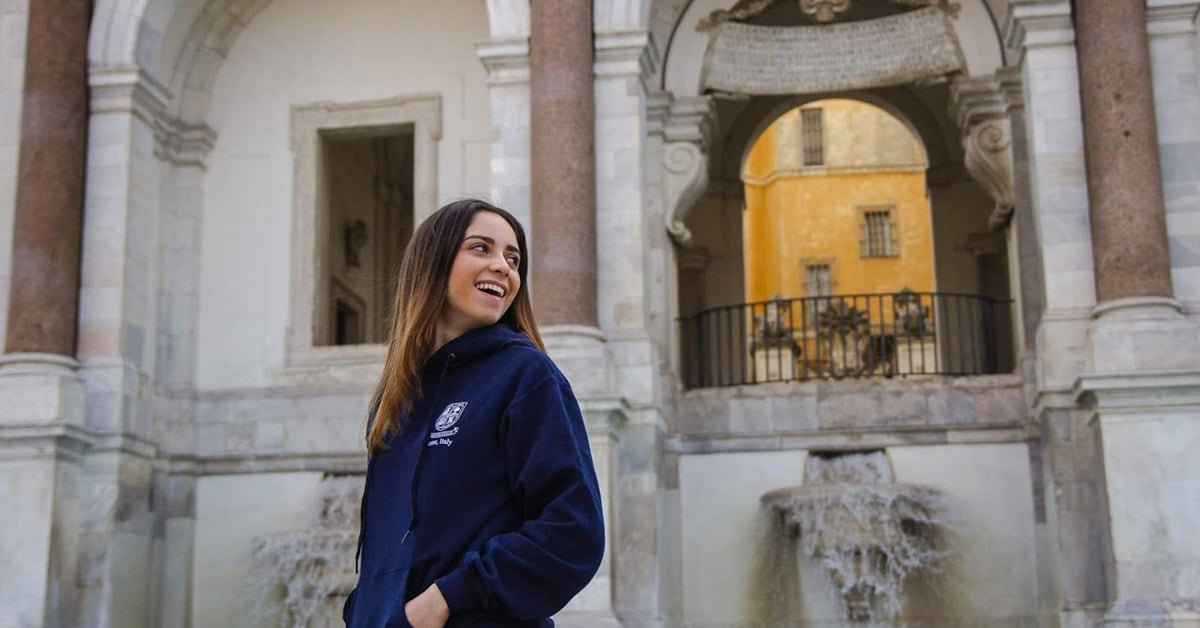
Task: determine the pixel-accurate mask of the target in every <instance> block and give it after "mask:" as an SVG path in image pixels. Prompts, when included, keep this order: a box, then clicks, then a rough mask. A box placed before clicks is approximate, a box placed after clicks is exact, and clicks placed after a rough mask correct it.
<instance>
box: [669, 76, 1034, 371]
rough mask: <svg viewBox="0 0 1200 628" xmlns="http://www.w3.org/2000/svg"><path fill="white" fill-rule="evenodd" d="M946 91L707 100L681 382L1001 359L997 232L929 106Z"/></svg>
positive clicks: (972, 367) (1000, 239)
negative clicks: (709, 135) (711, 145)
mask: <svg viewBox="0 0 1200 628" xmlns="http://www.w3.org/2000/svg"><path fill="white" fill-rule="evenodd" d="M946 97H947V88H946V86H945V85H933V86H910V87H907V88H891V89H883V90H873V91H872V92H869V93H862V94H859V93H855V94H832V95H820V96H813V97H807V98H795V97H793V98H783V97H755V98H750V99H747V100H745V101H742V102H736V101H735V102H726V103H723V104H722V105H720V106H719V107H718V112H719V115H726V116H728V117H729V122H728V123H726V124H723V125H722V126H723V127H724V128H726V129H728V131H727V133H726V134H725V135H724V137H723V138H722V139H723V140H724V141H723V142H722V143H721V145H720V146H719V152H718V153H717V154H716V155H714V161H715V162H716V164H715V166H711V164H710V172H711V173H713V174H716V175H718V176H715V177H712V178H711V179H710V182H709V186H708V190H707V194H706V195H705V196H704V197H703V198H702V199H701V200H700V201H699V202H697V204H696V206H695V209H694V210H693V213H692V215H690V216H689V218H688V220H687V225H688V227H689V228H690V229H691V231H692V233H693V235H694V238H695V239H694V242H693V245H692V246H691V247H690V248H688V249H685V250H684V251H683V252H682V253H681V255H680V256H679V259H680V270H679V272H680V283H679V285H680V313H681V326H680V333H681V341H680V344H681V358H682V364H683V375H684V383H685V385H686V386H688V387H709V386H726V385H736V384H753V383H762V382H772V381H797V380H799V381H803V380H810V379H842V378H848V377H854V378H860V377H895V376H917V375H980V374H988V373H1003V372H1008V371H1011V369H1012V368H1013V357H1012V343H1013V329H1012V325H1013V303H1012V297H1011V291H1010V289H1009V268H1008V251H1007V247H1008V242H1007V240H1006V238H1005V235H1004V233H1003V232H1002V231H995V230H992V229H990V228H989V225H988V217H989V214H990V212H991V209H992V205H993V203H992V200H991V199H990V198H989V197H988V195H987V194H986V193H985V192H984V190H983V189H982V188H981V187H980V186H979V185H978V184H977V183H975V182H974V181H973V180H971V178H970V176H969V175H968V174H967V172H966V170H965V168H964V166H963V164H962V160H963V154H962V148H961V146H960V145H959V144H958V143H957V141H956V140H957V138H956V137H953V136H949V137H948V134H947V133H945V130H946V129H947V128H953V127H952V124H951V123H950V122H949V120H948V119H947V116H946V115H945V114H941V113H933V112H934V111H937V109H935V108H933V107H931V106H929V105H930V104H932V103H934V102H937V100H938V99H941V100H942V102H943V103H944V102H945V98H946ZM734 164H736V165H734Z"/></svg>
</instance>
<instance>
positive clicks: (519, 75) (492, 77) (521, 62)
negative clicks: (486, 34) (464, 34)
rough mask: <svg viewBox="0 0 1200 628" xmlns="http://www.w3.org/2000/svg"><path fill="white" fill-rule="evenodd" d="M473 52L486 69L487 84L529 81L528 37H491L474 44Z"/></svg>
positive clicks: (510, 83) (509, 83)
mask: <svg viewBox="0 0 1200 628" xmlns="http://www.w3.org/2000/svg"><path fill="white" fill-rule="evenodd" d="M475 54H476V55H478V56H479V60H480V61H482V62H483V67H484V69H485V70H486V71H487V84H488V85H512V84H519V83H528V82H529V39H528V38H525V37H521V38H515V39H493V40H489V41H483V42H479V43H477V44H475Z"/></svg>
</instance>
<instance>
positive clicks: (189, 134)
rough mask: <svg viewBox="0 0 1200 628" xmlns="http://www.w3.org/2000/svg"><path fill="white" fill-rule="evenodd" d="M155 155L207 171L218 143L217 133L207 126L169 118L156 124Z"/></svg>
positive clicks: (162, 118) (173, 162)
mask: <svg viewBox="0 0 1200 628" xmlns="http://www.w3.org/2000/svg"><path fill="white" fill-rule="evenodd" d="M154 140H155V142H154V155H155V156H156V157H158V158H159V159H162V160H163V161H167V162H170V163H172V164H175V165H176V166H195V167H198V168H200V169H201V170H204V169H205V164H204V160H205V159H206V158H207V157H208V154H209V153H210V152H212V149H213V147H214V146H216V143H217V132H216V131H214V130H213V129H212V127H210V126H208V125H207V124H204V123H203V122H184V121H182V120H178V119H176V118H171V117H168V116H165V115H162V116H159V117H158V118H157V119H156V120H155V122H154Z"/></svg>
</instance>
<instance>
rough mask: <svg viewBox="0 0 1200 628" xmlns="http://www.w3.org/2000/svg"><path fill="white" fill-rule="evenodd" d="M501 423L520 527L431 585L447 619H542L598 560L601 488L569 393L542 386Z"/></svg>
mask: <svg viewBox="0 0 1200 628" xmlns="http://www.w3.org/2000/svg"><path fill="white" fill-rule="evenodd" d="M505 422H506V429H505V430H504V431H503V432H502V437H503V438H504V439H505V446H506V451H507V460H506V463H507V465H508V481H509V488H510V490H511V491H512V494H513V495H514V497H515V499H517V500H518V501H519V502H520V504H521V506H522V508H523V511H524V516H525V523H524V524H522V525H521V527H520V528H519V529H517V530H516V531H515V532H511V533H506V534H501V535H498V536H496V537H493V538H492V539H490V540H489V541H488V542H487V544H486V545H485V546H484V548H483V550H482V551H481V552H469V553H468V554H467V555H466V557H465V559H464V560H463V563H462V565H460V566H459V567H458V568H457V569H455V570H454V571H452V572H450V573H449V574H446V575H445V576H443V577H442V578H439V579H438V580H437V581H436V582H437V585H438V588H439V589H440V590H441V592H442V595H443V596H444V597H445V598H446V603H447V605H448V606H449V607H450V614H451V615H452V616H453V615H456V614H459V613H463V612H468V611H472V610H479V609H482V610H485V611H489V612H496V611H502V612H504V613H506V614H508V615H511V616H512V617H513V618H515V619H538V618H543V617H549V616H550V615H553V614H554V613H556V612H558V611H559V610H560V609H561V608H562V607H563V606H565V605H566V604H567V602H569V601H570V600H571V597H572V596H574V595H575V594H576V593H578V592H579V591H580V590H582V589H583V587H584V586H585V585H587V583H588V582H589V581H590V580H591V579H592V576H594V575H595V574H596V570H597V569H599V567H600V560H601V558H602V557H603V555H604V520H603V514H602V511H601V506H600V488H599V485H598V483H597V480H596V472H595V467H594V466H593V464H592V456H591V451H590V449H589V447H588V437H587V430H586V428H585V427H584V423H583V417H582V415H581V414H580V411H579V404H578V402H577V401H576V400H575V396H574V394H573V393H572V392H571V389H570V387H569V385H568V384H567V383H566V381H565V380H563V379H562V378H561V376H558V377H549V378H546V379H544V380H542V381H541V382H540V383H539V384H538V385H536V386H534V387H533V388H532V389H530V390H529V391H528V392H527V393H525V394H523V395H520V396H519V397H518V398H517V399H515V400H514V401H513V403H512V404H510V405H509V408H508V412H507V415H506V416H505Z"/></svg>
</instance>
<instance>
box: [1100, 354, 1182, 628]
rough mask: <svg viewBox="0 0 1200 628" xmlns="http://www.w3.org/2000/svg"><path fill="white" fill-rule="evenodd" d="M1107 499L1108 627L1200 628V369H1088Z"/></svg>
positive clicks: (1104, 622)
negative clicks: (1198, 466) (1198, 463)
mask: <svg viewBox="0 0 1200 628" xmlns="http://www.w3.org/2000/svg"><path fill="white" fill-rule="evenodd" d="M1077 391H1078V397H1077V398H1078V399H1079V401H1080V402H1081V404H1082V405H1083V406H1085V407H1088V408H1090V409H1091V411H1092V412H1093V416H1092V419H1091V420H1092V421H1093V422H1094V423H1095V424H1096V425H1097V426H1098V428H1099V436H1100V445H1101V449H1100V453H1101V456H1102V462H1103V465H1104V489H1105V493H1106V497H1107V500H1106V501H1107V504H1108V513H1107V514H1108V517H1107V519H1108V526H1109V535H1108V536H1109V538H1110V539H1111V544H1112V545H1111V547H1112V553H1111V561H1112V564H1111V566H1110V570H1109V577H1110V580H1109V582H1108V588H1109V590H1110V591H1111V595H1112V597H1113V598H1114V599H1115V600H1116V601H1115V602H1113V603H1112V604H1111V605H1110V606H1109V609H1108V610H1107V612H1106V613H1105V616H1104V620H1103V622H1102V625H1105V626H1197V627H1198V628H1200V623H1198V622H1200V600H1198V599H1197V598H1196V597H1195V596H1196V574H1200V540H1198V539H1197V538H1196V536H1195V534H1194V532H1195V530H1197V529H1200V508H1197V504H1200V485H1197V484H1196V483H1195V482H1194V481H1192V478H1193V477H1194V475H1195V463H1194V458H1195V452H1196V451H1197V450H1198V449H1200V421H1197V420H1196V417H1197V416H1198V415H1200V369H1193V370H1190V371H1189V370H1182V369H1179V370H1174V371H1157V372H1156V371H1149V372H1147V371H1142V372H1131V373H1121V374H1096V375H1085V376H1083V377H1081V378H1080V381H1079V385H1078V388H1077Z"/></svg>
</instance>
